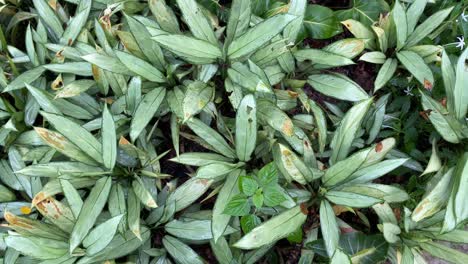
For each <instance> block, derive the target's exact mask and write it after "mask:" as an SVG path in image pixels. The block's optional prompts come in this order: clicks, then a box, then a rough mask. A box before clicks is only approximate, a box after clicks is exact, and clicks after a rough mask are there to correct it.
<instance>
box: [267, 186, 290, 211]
mask: <svg viewBox="0 0 468 264" xmlns="http://www.w3.org/2000/svg"><path fill="white" fill-rule="evenodd" d="M263 197H264V198H265V199H264V203H265V205H266V206H270V207H273V206H277V205H279V204H281V203H282V202H284V201H286V200H287V198H286V194H285V192H284V191H283V190H281V187H279V186H278V185H268V186H265V187H263Z"/></svg>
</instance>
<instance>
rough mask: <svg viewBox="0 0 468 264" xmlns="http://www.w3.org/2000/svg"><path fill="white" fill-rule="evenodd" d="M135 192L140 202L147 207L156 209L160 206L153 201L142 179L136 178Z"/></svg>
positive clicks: (134, 181) (133, 185)
mask: <svg viewBox="0 0 468 264" xmlns="http://www.w3.org/2000/svg"><path fill="white" fill-rule="evenodd" d="M132 187H133V191H134V192H135V194H136V196H137V197H138V198H139V199H140V201H141V202H142V203H143V204H144V205H145V206H147V207H150V208H156V207H158V205H157V204H156V201H155V200H154V199H153V197H152V195H151V193H150V192H149V191H148V189H147V187H146V186H145V183H144V182H143V181H142V180H141V178H140V177H138V176H135V180H133V182H132Z"/></svg>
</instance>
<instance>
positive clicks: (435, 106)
mask: <svg viewBox="0 0 468 264" xmlns="http://www.w3.org/2000/svg"><path fill="white" fill-rule="evenodd" d="M420 93H421V103H422V106H423V109H424V111H430V113H428V114H427V115H428V116H429V120H430V121H431V123H432V124H433V125H434V127H435V129H436V130H437V132H439V134H440V135H441V136H442V137H443V138H444V139H445V140H447V141H448V142H451V143H459V142H460V141H461V140H462V139H463V138H464V136H463V134H462V133H463V132H462V131H463V128H462V124H461V123H460V122H459V121H458V120H457V119H456V118H455V117H454V116H453V115H451V114H450V113H449V112H448V111H447V109H446V108H445V107H443V106H442V105H441V104H440V103H439V102H437V101H436V100H434V99H432V98H431V97H430V96H429V95H427V94H426V93H425V92H424V91H421V92H420Z"/></svg>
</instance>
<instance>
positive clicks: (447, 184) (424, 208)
mask: <svg viewBox="0 0 468 264" xmlns="http://www.w3.org/2000/svg"><path fill="white" fill-rule="evenodd" d="M453 172H454V169H453V168H451V169H450V170H449V171H447V172H446V173H443V171H439V172H438V173H437V174H436V175H435V176H434V177H433V179H431V181H430V182H429V183H428V185H427V187H426V188H427V191H426V193H425V195H424V197H423V198H422V200H421V201H420V202H419V204H418V205H417V206H416V208H415V209H414V211H413V213H412V214H411V219H412V220H413V221H415V222H419V221H421V220H423V219H424V218H427V217H430V216H432V215H434V214H435V213H437V212H438V211H439V210H441V209H442V208H443V206H444V205H445V204H446V202H447V201H448V199H449V196H450V190H451V187H452V186H451V183H452V178H453Z"/></svg>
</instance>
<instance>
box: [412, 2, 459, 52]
mask: <svg viewBox="0 0 468 264" xmlns="http://www.w3.org/2000/svg"><path fill="white" fill-rule="evenodd" d="M452 9H453V7H449V8H446V9H443V10H440V11H438V12H436V13H434V14H433V15H431V16H430V17H428V18H427V19H426V20H425V21H424V22H423V23H422V24H420V25H419V26H417V27H416V28H415V29H414V31H413V33H411V34H410V35H409V36H408V39H407V41H406V46H408V47H411V46H414V45H416V44H418V43H419V42H420V41H421V40H422V39H424V38H425V37H426V36H427V35H429V34H430V33H431V32H432V31H434V30H435V29H436V28H437V27H438V26H439V25H440V24H442V22H444V20H445V18H447V17H448V16H449V15H450V13H451V12H452Z"/></svg>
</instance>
